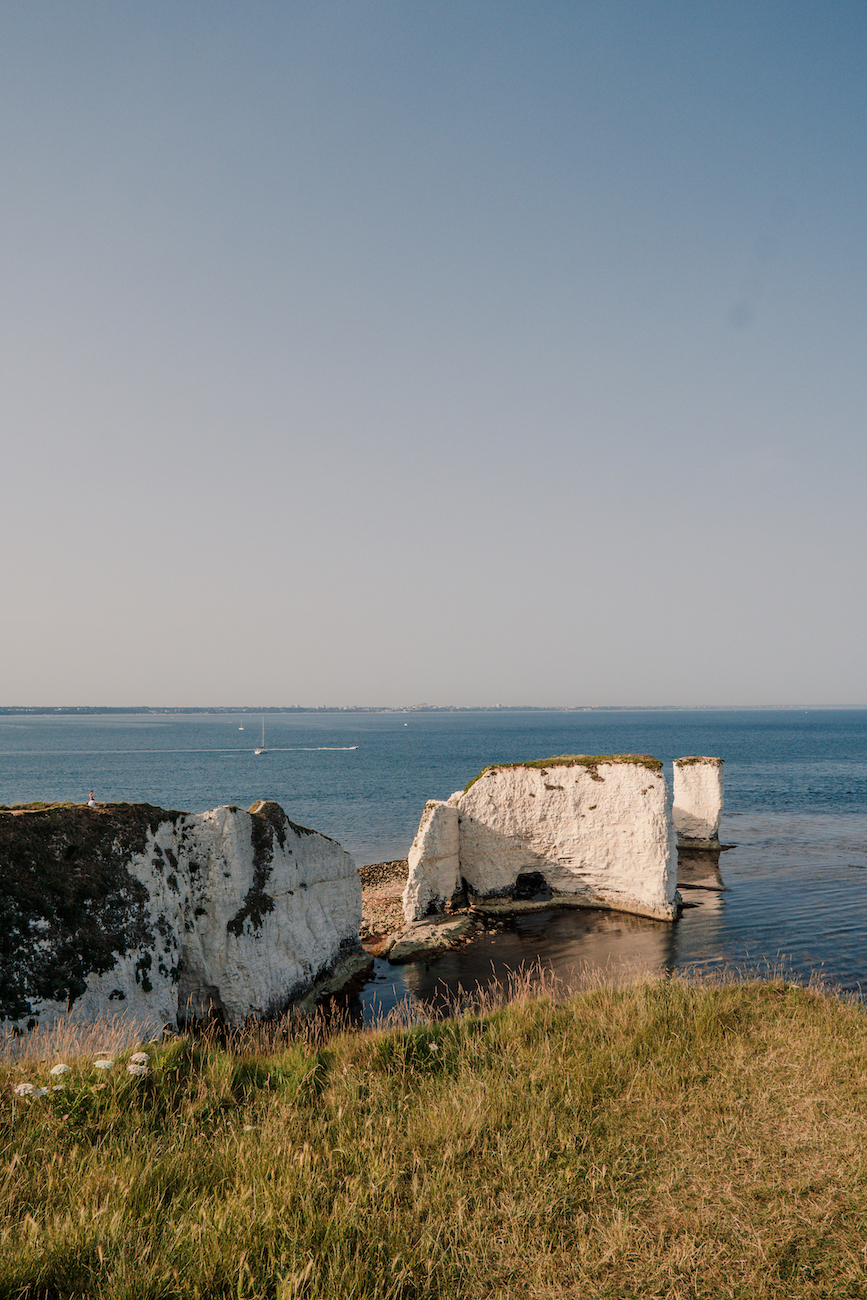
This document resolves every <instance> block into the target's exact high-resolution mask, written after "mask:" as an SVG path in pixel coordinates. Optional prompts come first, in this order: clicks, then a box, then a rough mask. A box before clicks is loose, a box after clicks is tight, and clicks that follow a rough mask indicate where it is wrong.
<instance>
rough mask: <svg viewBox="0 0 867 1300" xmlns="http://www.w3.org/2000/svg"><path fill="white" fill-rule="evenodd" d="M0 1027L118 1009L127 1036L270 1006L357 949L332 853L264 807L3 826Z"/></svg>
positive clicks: (99, 814) (41, 816) (119, 808)
mask: <svg viewBox="0 0 867 1300" xmlns="http://www.w3.org/2000/svg"><path fill="white" fill-rule="evenodd" d="M0 872H2V876H3V881H4V886H5V885H6V882H7V876H8V880H9V882H10V884H9V889H8V890H6V891H5V893H6V897H5V899H4V903H5V907H4V909H3V910H4V912H5V913H7V914H8V915H7V916H5V917H4V919H5V920H7V923H8V928H7V930H6V932H5V934H3V935H2V936H0V948H2V952H0V956H2V958H3V961H2V962H0V965H2V966H3V968H4V970H3V974H2V976H0V1020H3V1019H5V1020H6V1022H7V1023H9V1022H12V1023H15V1024H18V1025H21V1026H22V1027H23V1026H26V1025H28V1024H32V1023H34V1022H40V1023H45V1022H47V1021H50V1020H52V1019H53V1018H55V1017H56V1016H57V1015H58V1014H64V1013H65V1012H66V1008H67V1004H70V1005H72V1006H73V1007H74V1009H75V1011H76V1013H77V1014H78V1015H80V1016H83V1017H86V1018H91V1017H95V1016H98V1015H101V1014H106V1013H108V1014H113V1013H115V1012H118V1011H123V1012H124V1014H129V1015H131V1016H133V1017H135V1018H136V1019H138V1020H139V1021H141V1023H142V1024H143V1025H150V1026H153V1027H156V1028H159V1027H161V1026H162V1025H164V1024H169V1025H174V1024H176V1023H177V1022H178V1019H179V1017H180V1018H181V1019H184V1018H186V1017H189V1016H193V1017H198V1016H202V1015H208V1014H209V1013H212V1012H213V1013H216V1014H217V1015H219V1016H220V1018H222V1019H223V1020H224V1021H225V1022H226V1023H228V1024H238V1023H239V1022H241V1021H243V1020H244V1019H245V1018H246V1017H247V1016H250V1015H265V1014H269V1013H273V1012H277V1011H280V1010H282V1009H284V1008H285V1007H286V1006H287V1005H288V1003H289V1002H290V1001H292V1000H293V999H294V998H296V997H298V996H299V995H301V994H303V993H304V992H306V991H307V990H308V989H309V988H310V987H311V985H312V984H313V983H314V982H315V981H316V980H317V979H318V978H319V977H320V976H323V975H325V974H327V973H328V972H329V971H330V970H332V969H333V967H334V965H335V963H336V962H337V961H338V959H339V958H340V957H341V956H342V955H346V954H348V953H350V952H352V951H353V950H355V949H356V948H357V945H358V929H359V923H360V920H361V885H360V881H359V878H358V874H357V872H356V869H355V864H354V863H353V861H352V858H351V857H350V856H349V854H348V853H346V852H345V851H344V850H343V849H342V848H341V847H340V845H339V844H337V843H335V842H334V841H333V840H330V839H328V838H327V837H326V836H324V835H320V834H318V833H317V832H316V831H310V830H307V829H305V828H304V827H301V826H296V825H295V824H294V823H293V822H291V821H289V819H288V818H287V817H286V815H285V814H284V812H283V810H282V809H281V808H280V807H279V805H278V804H275V803H262V802H260V803H258V804H254V805H253V807H252V808H251V809H250V811H249V812H243V811H241V810H240V809H238V808H235V807H223V808H214V809H212V810H211V811H209V812H205V813H201V814H189V813H175V812H171V813H169V812H164V811H163V810H162V809H158V808H151V807H149V806H147V805H105V806H103V807H100V808H97V809H96V810H90V809H87V808H81V807H78V806H76V807H74V808H69V809H49V810H46V811H45V812H42V811H38V812H21V813H17V814H16V813H6V814H3V817H2V819H0Z"/></svg>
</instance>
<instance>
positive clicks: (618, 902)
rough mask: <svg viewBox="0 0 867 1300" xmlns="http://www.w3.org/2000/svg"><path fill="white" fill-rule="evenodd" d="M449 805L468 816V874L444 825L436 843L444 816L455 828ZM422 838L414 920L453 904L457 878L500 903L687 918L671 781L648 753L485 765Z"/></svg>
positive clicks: (408, 895) (414, 871)
mask: <svg viewBox="0 0 867 1300" xmlns="http://www.w3.org/2000/svg"><path fill="white" fill-rule="evenodd" d="M448 808H454V810H455V812H456V813H457V822H458V868H457V872H455V869H454V847H453V838H449V839H448V841H447V843H448V845H449V851H448V854H445V853H442V854H439V846H440V845H441V844H443V843H445V842H446V840H445V835H444V834H443V835H440V834H439V833H437V836H436V846H437V847H436V849H434V847H433V832H432V831H431V829H430V827H431V823H432V822H433V820H434V817H439V818H441V819H442V823H443V826H446V825H449V826H451V822H450V818H451V814H450V813H449V812H447V811H446V810H447V809H448ZM426 818H427V822H426ZM449 836H450V837H452V832H451V830H450V831H449ZM429 843H430V844H431V847H430V848H428V844H429ZM415 847H417V852H415V853H414V854H411V855H410V859H409V879H408V881H407V887H406V891H405V893H404V899H403V901H404V916H405V918H406V920H407V923H408V924H413V923H417V922H419V921H421V920H422V919H423V918H424V917H425V916H426V915H430V914H432V913H435V912H437V911H442V910H443V909H444V907H445V906H446V903H447V901H448V898H449V892H448V891H451V893H452V894H454V893H455V892H456V882H457V884H458V885H459V886H460V885H463V886H464V887H465V888H466V890H467V893H468V896H469V897H470V900H471V901H472V902H474V903H476V904H478V905H483V906H485V907H486V908H489V909H490V908H496V907H498V906H500V907H504V908H508V909H510V910H513V909H515V908H516V907H521V908H531V907H533V906H544V905H546V904H548V905H550V903H551V902H552V901H553V902H559V903H571V904H573V905H577V906H584V907H605V908H610V909H614V910H617V911H623V912H631V913H634V914H636V915H639V916H649V917H654V918H656V919H658V920H666V921H671V920H674V918H675V917H676V915H677V900H676V897H675V895H676V889H677V870H676V855H675V852H674V837H673V832H672V825H671V816H670V803H669V797H668V789H667V785H666V782H665V778H664V776H663V773H662V765H661V763H659V762H658V761H657V760H656V759H653V758H651V757H649V756H647V755H637V756H636V755H611V756H607V757H604V758H596V759H588V758H584V757H582V756H569V757H562V758H552V759H549V760H546V761H545V762H544V763H542V764H536V763H532V764H513V765H503V766H496V767H489V768H486V769H485V771H484V772H483V773H482V774H481V775H480V776H479V777H478V779H477V780H476V781H475V782H473V784H472V785H471V786H470V787H469V788H468V790H467V791H466V792H465V793H459V794H457V795H453V796H452V798H451V799H450V800H448V801H447V803H446V804H428V805H427V807H426V809H425V814H424V815H423V817H422V825H421V826H420V828H419V835H418V836H417V837H416V846H414V848H415ZM441 863H442V864H446V863H447V867H446V866H444V867H443V868H442V875H440V874H438V873H439V871H440V865H439V864H441Z"/></svg>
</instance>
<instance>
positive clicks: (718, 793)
mask: <svg viewBox="0 0 867 1300" xmlns="http://www.w3.org/2000/svg"><path fill="white" fill-rule="evenodd" d="M722 806H723V760H722V759H721V758H708V757H706V756H699V757H692V758H676V759H675V760H674V783H673V800H672V810H671V811H672V820H673V821H674V829H675V831H676V832H677V844H678V848H682V849H712V848H719V822H720V816H721V814H722Z"/></svg>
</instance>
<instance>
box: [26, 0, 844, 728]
mask: <svg viewBox="0 0 867 1300" xmlns="http://www.w3.org/2000/svg"><path fill="white" fill-rule="evenodd" d="M865 38H867V6H865V5H864V3H863V0H835V3H834V4H833V5H820V4H819V3H817V2H816V0H813V2H811V3H802V2H800V0H784V2H783V0H780V3H768V2H767V0H745V2H743V3H741V2H740V0H732V2H729V3H723V2H722V0H719V2H716V3H714V2H711V3H696V0H690V3H678V2H677V0H674V2H670V0H668V2H667V0H663V2H662V3H651V2H650V0H642V2H640V3H639V2H637V0H632V2H630V0H587V2H586V3H584V2H583V0H574V2H573V3H559V2H558V0H546V2H545V3H542V4H540V3H538V0H533V2H532V3H530V2H528V3H513V2H511V0H496V2H491V3H487V2H479V3H474V2H473V0H456V2H455V3H451V2H450V0H439V2H438V0H430V2H428V3H420V2H417V3H416V2H411V0H408V2H407V3H377V2H375V0H348V2H346V3H342V2H333V3H332V2H331V0H315V2H313V3H290V2H289V0H281V2H280V3H277V2H276V0H245V3H244V4H240V3H237V0H235V2H234V3H222V2H221V0H202V2H201V3H189V2H185V0H170V2H165V3H161V2H160V0H148V3H147V4H132V3H126V2H121V3H118V0H106V2H105V3H95V2H94V0H75V3H72V2H71V0H64V2H63V3H49V2H46V0H26V3H24V2H20V0H7V3H5V4H3V5H2V7H0V158H2V171H0V230H2V246H3V264H2V278H0V302H2V330H3V335H2V352H0V383H2V388H0V392H2V397H0V418H2V457H0V473H2V512H0V545H2V555H3V580H2V598H0V619H2V642H0V650H2V664H0V666H2V673H0V703H2V704H33V703H46V704H102V703H107V704H142V703H151V704H166V705H179V704H231V703H239V704H247V703H249V704H256V703H260V702H261V703H263V704H271V705H279V704H325V703H327V704H350V703H358V704H372V703H386V704H403V703H417V702H421V701H428V702H430V703H435V704H442V703H456V704H468V703H492V704H493V703H497V702H500V703H504V704H517V703H529V704H545V703H555V704H601V703H612V704H624V705H625V704H651V705H652V704H662V703H672V704H708V705H713V704H735V703H743V704H757V703H777V704H800V703H803V704H815V703H829V704H835V703H836V704H845V703H851V704H865V703H867V690H865V686H864V661H865V643H867V602H865V579H864V567H865V560H864V555H865V533H867V510H865V506H864V495H865V479H867V473H865V471H867V463H865V462H867V439H865V401H864V397H865V391H864V390H865V342H867V298H865V280H867V274H865V255H864V254H865V249H864V242H865V241H864V232H865V213H867V157H865V154H867V122H865V80H867V75H865V74H867V67H865V62H867V60H865V48H867V46H865Z"/></svg>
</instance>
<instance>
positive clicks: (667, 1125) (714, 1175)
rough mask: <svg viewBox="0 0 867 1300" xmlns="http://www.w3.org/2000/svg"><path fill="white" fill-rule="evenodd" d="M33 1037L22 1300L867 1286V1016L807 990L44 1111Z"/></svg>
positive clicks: (663, 1007) (8, 1156)
mask: <svg viewBox="0 0 867 1300" xmlns="http://www.w3.org/2000/svg"><path fill="white" fill-rule="evenodd" d="M42 1044H43V1047H44V1048H47V1046H48V1039H47V1038H43V1039H42ZM13 1046H14V1044H10V1045H9V1049H10V1050H9V1051H7V1054H6V1059H5V1061H3V1062H2V1063H0V1296H2V1297H22V1300H23V1297H27V1300H37V1298H38V1297H61V1296H62V1297H65V1298H71V1297H105V1298H106V1300H108V1297H111V1298H112V1300H130V1298H132V1297H176V1296H177V1297H181V1296H184V1297H187V1296H190V1297H194V1296H200V1297H229V1296H232V1297H275V1298H285V1297H297V1296H306V1297H353V1298H356V1300H361V1298H364V1297H382V1298H383V1300H384V1298H386V1297H388V1298H393V1300H398V1298H400V1300H404V1298H406V1300H409V1298H410V1297H412V1298H413V1300H415V1298H419V1300H421V1298H428V1297H430V1298H433V1297H474V1298H475V1297H503V1298H504V1297H519V1296H520V1297H561V1296H565V1297H572V1298H574V1300H579V1297H580V1298H581V1300H585V1298H589V1297H603V1296H604V1297H611V1300H627V1298H628V1297H663V1296H664V1297H678V1298H681V1297H682V1298H683V1300H687V1298H688V1297H689V1298H693V1297H744V1300H746V1298H747V1297H749V1298H750V1300H754V1298H755V1297H760V1298H763V1297H772V1296H773V1297H784V1296H785V1297H790V1296H793V1295H795V1296H798V1297H814V1296H815V1297H819V1296H821V1297H836V1296H840V1297H844V1296H849V1297H855V1296H864V1295H867V1264H865V1243H867V1018H865V1015H864V1014H863V1012H862V1010H861V1009H860V1008H859V1007H858V1006H856V1005H854V1004H850V1003H848V1002H845V1001H842V1000H839V999H835V998H833V997H830V996H826V995H824V994H821V993H819V992H816V991H812V990H808V989H804V988H801V987H798V986H794V985H791V984H789V983H787V982H785V981H782V980H776V981H770V982H767V983H764V984H758V983H754V984H746V983H744V984H740V983H729V984H720V985H718V986H703V987H697V986H694V985H692V984H689V983H687V982H685V981H681V980H671V981H661V982H651V983H642V984H637V985H634V986H632V987H628V988H615V987H612V986H607V985H600V986H599V987H597V988H595V989H591V990H590V991H589V992H587V993H586V994H583V995H581V996H577V997H572V998H568V999H558V998H557V997H555V996H553V995H551V996H541V997H535V998H532V997H530V996H529V995H527V996H524V997H519V998H518V999H517V1000H516V1001H514V1002H512V1003H510V1004H508V1005H504V1006H501V1007H499V1008H494V1009H491V1010H488V1011H487V1012H485V1013H482V1014H466V1015H463V1016H460V1017H455V1018H454V1019H450V1020H442V1021H438V1022H431V1023H417V1024H413V1025H404V1026H402V1027H401V1026H398V1027H393V1028H390V1029H378V1030H368V1031H365V1032H362V1033H351V1032H347V1031H339V1030H335V1031H334V1032H331V1033H329V1032H327V1031H326V1030H325V1029H324V1028H323V1026H322V1024H321V1023H319V1024H312V1025H304V1024H301V1023H299V1022H291V1021H287V1022H284V1023H282V1024H280V1025H277V1026H274V1027H271V1028H266V1029H261V1030H259V1031H250V1032H249V1033H247V1034H246V1035H244V1034H241V1035H237V1036H236V1037H235V1038H234V1039H233V1040H232V1041H229V1042H223V1043H222V1044H221V1043H219V1042H218V1041H215V1040H208V1039H206V1038H198V1039H195V1038H192V1037H189V1036H182V1037H179V1038H176V1039H173V1040H170V1041H168V1042H165V1043H162V1044H159V1045H154V1044H151V1045H148V1046H146V1048H145V1050H147V1052H148V1054H149V1057H150V1073H149V1074H148V1076H147V1077H146V1078H133V1077H131V1076H130V1075H129V1074H127V1072H126V1070H125V1069H124V1061H125V1059H126V1056H127V1055H128V1052H129V1051H130V1050H131V1047H127V1048H125V1049H123V1050H122V1051H121V1052H120V1053H119V1054H118V1056H117V1057H116V1058H115V1065H114V1067H113V1068H112V1069H111V1070H106V1071H103V1072H101V1073H100V1072H97V1071H95V1070H94V1068H93V1061H92V1057H90V1056H87V1057H84V1056H82V1057H79V1058H78V1059H76V1060H72V1059H69V1060H68V1064H69V1065H70V1066H71V1067H72V1068H71V1070H70V1072H69V1073H68V1074H66V1075H65V1076H63V1079H64V1081H65V1089H64V1091H62V1092H56V1093H54V1092H52V1093H49V1094H48V1096H46V1097H42V1098H39V1099H36V1100H30V1101H26V1100H24V1101H22V1100H20V1099H18V1098H17V1097H15V1096H14V1093H13V1088H14V1086H15V1084H17V1083H19V1082H21V1081H22V1080H28V1081H30V1082H32V1083H34V1084H39V1085H42V1086H48V1085H49V1084H50V1083H53V1082H54V1080H53V1079H52V1078H51V1077H50V1076H49V1074H48V1071H49V1068H50V1065H51V1064H52V1063H53V1060H54V1059H56V1058H54V1057H52V1056H50V1054H44V1059H41V1060H37V1059H35V1058H34V1056H33V1055H32V1054H31V1055H30V1056H28V1057H26V1058H23V1059H18V1058H16V1057H14V1056H13V1055H12V1050H11V1049H12V1047H13Z"/></svg>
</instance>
